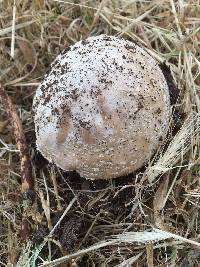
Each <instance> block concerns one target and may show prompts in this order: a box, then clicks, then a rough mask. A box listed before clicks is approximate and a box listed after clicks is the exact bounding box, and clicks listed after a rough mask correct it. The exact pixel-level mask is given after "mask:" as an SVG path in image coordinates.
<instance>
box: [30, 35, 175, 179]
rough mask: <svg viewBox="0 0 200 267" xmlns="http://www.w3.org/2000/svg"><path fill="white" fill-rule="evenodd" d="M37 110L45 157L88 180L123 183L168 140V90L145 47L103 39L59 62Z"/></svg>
mask: <svg viewBox="0 0 200 267" xmlns="http://www.w3.org/2000/svg"><path fill="white" fill-rule="evenodd" d="M33 110H34V113H35V130H36V138H37V148H38V149H39V150H40V152H41V153H42V154H43V156H44V157H45V158H47V159H48V160H49V161H51V162H54V163H55V164H56V165H57V166H59V167H60V168H62V169H63V170H66V171H73V170H75V171H77V172H78V173H79V174H80V175H81V176H82V177H85V178H88V179H108V178H116V177H119V176H122V175H126V174H129V173H131V172H134V171H135V170H137V169H138V168H140V167H142V166H143V165H144V164H145V163H147V161H148V160H149V159H150V158H151V156H152V155H153V154H154V152H155V151H156V149H157V148H158V146H159V145H160V142H161V140H162V139H163V138H164V137H165V135H166V132H167V129H168V126H169V115H170V99H169V88H168V85H167V82H166V79H165V77H164V75H163V73H162V70H161V69H160V67H159V63H158V62H157V61H156V60H155V59H154V58H153V57H152V56H151V55H149V54H148V53H147V52H146V51H145V49H144V48H143V47H141V46H140V45H137V44H135V43H132V42H130V41H126V40H124V39H121V38H117V37H114V36H107V35H100V36H96V37H90V38H88V39H86V40H84V41H79V42H77V43H76V44H75V45H73V46H71V47H70V48H68V49H66V50H64V51H63V52H62V53H61V54H60V55H59V56H57V58H56V59H55V60H54V62H53V63H52V64H51V66H50V70H49V72H48V73H47V74H46V75H45V77H44V79H43V81H42V83H41V84H40V86H39V88H38V89H37V91H36V95H35V98H34V103H33Z"/></svg>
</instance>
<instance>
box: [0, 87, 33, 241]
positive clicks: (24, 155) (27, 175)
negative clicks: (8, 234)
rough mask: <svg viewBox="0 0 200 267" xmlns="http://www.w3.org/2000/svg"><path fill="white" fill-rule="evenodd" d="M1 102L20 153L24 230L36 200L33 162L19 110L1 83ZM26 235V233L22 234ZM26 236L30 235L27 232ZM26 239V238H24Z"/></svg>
mask: <svg viewBox="0 0 200 267" xmlns="http://www.w3.org/2000/svg"><path fill="white" fill-rule="evenodd" d="M0 102H1V103H2V105H3V107H4V108H5V110H6V112H7V114H8V116H9V118H10V120H11V123H12V127H13V132H14V137H15V140H16V144H17V147H18V149H19V153H20V162H21V192H22V206H23V220H22V230H23V229H25V228H27V227H26V226H25V225H24V224H23V221H25V220H24V219H25V217H27V215H26V214H27V212H26V211H27V209H28V208H29V207H31V206H32V204H33V200H34V195H35V194H34V180H33V177H32V172H31V163H30V157H29V152H28V145H27V142H26V138H25V135H24V132H23V128H22V123H21V120H20V118H19V116H18V114H17V110H16V108H15V106H14V105H13V103H12V101H11V99H10V97H9V96H8V94H7V92H6V90H5V88H4V86H3V85H2V84H1V83H0ZM22 236H24V235H22ZM26 236H28V235H27V234H26ZM23 239H24V238H23Z"/></svg>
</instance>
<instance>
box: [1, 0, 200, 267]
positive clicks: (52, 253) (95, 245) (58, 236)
mask: <svg viewBox="0 0 200 267" xmlns="http://www.w3.org/2000/svg"><path fill="white" fill-rule="evenodd" d="M15 4H16V5H15ZM101 33H107V34H112V35H117V36H123V37H124V38H127V39H130V40H137V41H140V42H142V43H143V44H145V45H146V47H147V49H148V51H149V52H150V53H151V54H152V55H153V56H155V57H156V58H157V59H158V60H159V61H161V62H163V61H166V62H167V63H168V65H170V67H171V69H172V70H173V77H174V80H175V82H176V84H177V86H178V88H179V89H180V100H179V101H178V103H177V104H176V105H174V107H173V112H174V113H175V115H174V116H172V117H173V120H172V122H171V128H170V133H169V134H168V140H166V145H165V147H164V148H163V149H162V148H161V150H160V151H158V153H157V155H156V156H155V158H154V159H153V160H152V162H150V163H149V165H148V167H147V169H146V170H142V171H141V172H140V173H137V174H134V175H130V176H129V177H127V178H126V179H125V178H124V179H118V180H113V181H109V182H107V181H105V182H102V181H101V182H98V181H97V182H90V181H85V180H84V179H81V178H80V177H78V176H77V175H76V174H68V173H64V172H61V171H60V170H59V169H56V168H55V167H54V166H51V165H50V164H48V163H47V162H46V161H45V160H44V159H43V158H42V157H41V156H40V155H39V154H38V152H36V150H35V136H34V128H33V118H32V113H31V105H32V99H33V95H34V92H35V90H36V87H37V85H38V84H39V82H40V81H41V78H42V77H43V75H44V73H45V72H46V71H47V68H48V66H49V64H50V63H51V62H52V60H53V59H54V58H55V57H56V55H57V54H58V53H59V52H60V51H61V50H62V49H64V48H65V47H66V46H69V45H71V44H73V43H74V42H76V41H77V40H80V39H82V38H86V37H88V36H91V35H98V34H101ZM0 81H1V82H2V83H4V85H6V89H7V92H9V95H10V97H11V98H12V100H13V102H14V104H15V105H16V107H17V109H18V111H19V114H20V118H21V120H22V123H23V125H24V132H25V135H26V138H27V140H28V142H29V145H30V147H29V149H30V155H31V160H32V166H33V175H34V177H35V179H36V181H37V185H36V191H37V201H36V205H35V206H34V207H33V210H32V213H31V214H30V218H29V219H30V222H31V224H32V228H33V241H34V243H32V242H31V243H28V244H27V245H26V246H24V247H23V246H22V245H21V244H20V240H19V231H20V223H21V210H22V209H21V207H20V163H19V153H18V151H17V148H16V146H15V141H14V139H13V133H12V129H11V126H10V123H9V118H7V117H6V113H5V110H4V109H3V107H2V106H0V110H1V112H0V265H1V266H16V265H17V266H18V267H22V266H24V267H25V266H26V267H29V266H31V267H34V266H53V265H52V264H53V262H52V264H49V263H47V262H51V261H54V265H57V264H59V266H73V267H75V266H77V267H78V266H81V267H84V266H88V267H89V266H102V267H103V266H118V267H122V266H149V267H152V266H199V265H198V264H199V262H200V248H199V246H200V219H199V209H200V205H199V201H200V158H199V156H200V149H199V147H200V144H199V132H200V131H199V125H200V123H199V114H200V102H199V90H200V5H199V1H198V0H188V1H184V0H102V1H100V0H99V1H98V0H69V1H60V0H55V1H53V0H49V1H48V0H46V1H45V0H35V1H28V0H17V1H11V0H7V1H0ZM177 110H178V112H179V113H178V114H179V116H178V115H177ZM179 129H180V131H179ZM177 131H178V133H177ZM62 214H63V216H62ZM158 229H160V230H158ZM146 230H149V231H150V232H149V233H146V232H145V231H146ZM128 232H130V233H128ZM133 232H137V233H135V234H133ZM127 233H128V234H127ZM144 237H145V239H141V238H144ZM136 241H137V242H136ZM20 255H21V256H20ZM17 262H18V264H17ZM66 262H68V263H66ZM7 264H8V265H7ZM67 264H68V265H67Z"/></svg>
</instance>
